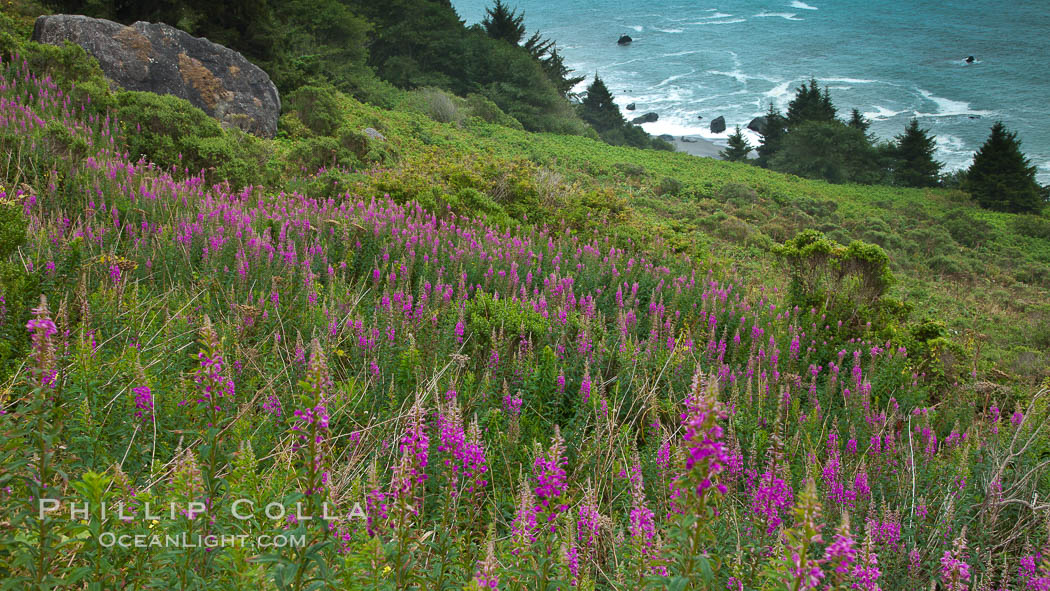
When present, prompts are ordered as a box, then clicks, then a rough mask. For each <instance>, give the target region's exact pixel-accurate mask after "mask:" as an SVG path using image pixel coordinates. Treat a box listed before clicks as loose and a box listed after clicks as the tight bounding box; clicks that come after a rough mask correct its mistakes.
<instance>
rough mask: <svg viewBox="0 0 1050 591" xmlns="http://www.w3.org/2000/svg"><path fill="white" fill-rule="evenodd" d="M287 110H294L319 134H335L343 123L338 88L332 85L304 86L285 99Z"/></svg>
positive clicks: (301, 119) (308, 127)
mask: <svg viewBox="0 0 1050 591" xmlns="http://www.w3.org/2000/svg"><path fill="white" fill-rule="evenodd" d="M284 110H285V112H294V113H295V114H296V115H297V116H298V118H299V120H300V121H302V123H303V125H305V126H306V127H307V129H309V130H310V131H312V132H314V133H316V134H317V135H334V134H335V131H336V130H337V129H339V126H340V125H342V123H343V111H342V109H341V108H340V106H339V97H338V94H337V92H336V90H335V89H334V88H332V87H330V86H313V85H310V86H303V87H301V88H299V89H297V90H296V91H295V92H293V93H291V94H290V95H288V97H287V98H285V99H284Z"/></svg>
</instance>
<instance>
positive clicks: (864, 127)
mask: <svg viewBox="0 0 1050 591" xmlns="http://www.w3.org/2000/svg"><path fill="white" fill-rule="evenodd" d="M847 125H849V126H850V127H853V128H855V129H859V130H861V131H863V132H864V133H868V128H869V127H871V121H868V120H867V119H865V118H864V115H862V114H861V112H860V109H857V108H856V107H854V108H853V111H851V112H850V116H849V122H848V123H847Z"/></svg>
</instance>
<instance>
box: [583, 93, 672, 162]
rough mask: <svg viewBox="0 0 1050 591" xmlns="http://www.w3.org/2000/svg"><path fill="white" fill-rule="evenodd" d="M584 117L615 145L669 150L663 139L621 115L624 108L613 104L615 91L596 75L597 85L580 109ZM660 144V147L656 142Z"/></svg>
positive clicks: (603, 138)
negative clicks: (657, 138)
mask: <svg viewBox="0 0 1050 591" xmlns="http://www.w3.org/2000/svg"><path fill="white" fill-rule="evenodd" d="M577 112H578V113H579V114H580V118H581V119H583V120H584V121H585V122H587V123H588V124H590V126H591V127H593V128H594V130H595V131H597V132H598V136H599V137H601V139H602V141H604V142H605V143H607V144H612V145H614V146H632V147H635V148H649V147H656V148H659V149H667V146H665V145H661V144H666V142H663V141H661V140H655V141H654V139H653V138H652V137H651V136H650V135H649V134H648V133H646V132H645V130H644V129H642V128H641V127H639V126H637V125H634V124H632V123H627V121H626V120H624V118H623V114H621V113H620V107H617V106H616V103H615V102H613V96H612V92H610V91H609V87H607V86H606V85H605V82H603V81H602V79H601V78H599V77H598V75H597V74H595V76H594V82H591V85H590V86H588V87H587V96H586V97H585V98H584V99H583V101H582V102H581V103H580V105H579V107H578V108H577ZM657 141H658V142H659V144H656V142H657Z"/></svg>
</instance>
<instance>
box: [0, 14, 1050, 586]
mask: <svg viewBox="0 0 1050 591" xmlns="http://www.w3.org/2000/svg"><path fill="white" fill-rule="evenodd" d="M26 12H27V15H26V16H20V15H19V14H18V13H17V12H11V11H6V12H4V13H0V24H2V25H3V28H4V29H5V31H4V33H2V34H0V51H2V53H3V62H2V63H0V146H2V147H3V152H2V154H4V155H5V161H4V162H0V174H2V176H0V184H2V185H3V186H2V188H0V298H2V299H0V335H2V337H3V338H2V342H0V409H2V412H0V434H2V435H0V488H2V489H3V490H5V492H6V494H5V495H4V496H3V497H2V498H0V514H2V515H3V516H4V517H3V519H2V521H0V573H2V575H3V576H2V579H3V583H2V585H3V586H5V587H6V588H17V589H52V588H59V587H67V588H91V589H94V588H129V589H173V588H175V589H244V588H253V587H258V588H263V589H270V588H274V589H296V590H299V589H408V588H418V589H436V590H443V589H463V588H471V589H484V588H504V589H570V588H575V587H579V588H584V589H627V588H634V589H640V588H649V589H726V588H730V589H749V590H750V589H791V590H797V589H817V588H819V589H843V590H844V589H866V590H869V591H871V590H875V589H879V588H882V589H916V588H923V589H929V588H934V587H936V585H941V588H946V589H978V588H989V589H1006V588H1010V589H1029V590H1033V589H1044V588H1046V587H1045V585H1046V584H1047V581H1048V580H1050V562H1048V561H1047V560H1045V559H1046V558H1047V557H1050V541H1048V540H1050V532H1048V529H1047V515H1048V514H1050V505H1048V503H1047V500H1046V499H1045V496H1046V495H1045V493H1044V491H1046V490H1050V476H1048V471H1047V467H1048V465H1050V459H1048V456H1050V438H1048V436H1047V431H1046V429H1045V428H1044V426H1045V422H1046V419H1047V415H1048V407H1047V398H1048V397H1047V395H1046V387H1047V386H1050V382H1048V378H1050V376H1048V374H1047V366H1048V359H1047V352H1048V349H1050V304H1048V301H1050V299H1048V298H1047V293H1048V291H1050V219H1048V218H1047V217H1045V216H1037V215H1016V214H1008V213H993V212H988V211H985V210H982V209H978V208H977V207H976V206H975V205H974V204H973V203H972V202H971V200H970V197H969V196H968V195H967V194H966V193H964V192H960V191H949V190H943V189H923V190H919V189H905V188H897V187H893V188H891V187H883V186H855V185H830V184H826V183H823V182H820V181H813V180H804V179H801V178H798V177H794V176H787V175H783V174H779V173H775V172H771V171H768V170H764V169H760V168H756V167H753V166H750V165H747V164H740V163H729V162H719V161H715V160H709V159H700V158H694V157H691V156H688V155H684V154H675V153H667V152H661V151H655V150H638V149H634V148H626V147H614V146H610V145H607V144H604V143H602V142H600V141H597V140H595V139H593V138H588V137H584V136H582V135H577V136H571V135H558V134H552V133H534V132H528V131H525V130H524V129H521V128H520V122H517V121H516V120H514V119H512V118H510V117H508V116H507V114H506V113H505V112H504V111H503V109H501V108H500V107H499V106H498V105H496V104H495V103H494V102H493V101H492V100H489V99H486V98H485V97H483V96H473V97H471V96H468V97H466V98H460V97H457V96H454V95H451V94H448V93H447V91H445V90H441V89H438V88H436V87H423V88H419V89H416V90H411V91H402V90H393V89H388V91H389V94H388V95H387V99H388V101H387V102H386V105H385V106H384V107H379V106H373V105H369V104H366V103H362V102H360V101H359V100H358V99H357V98H353V97H351V96H348V95H345V94H342V93H340V92H338V91H335V90H333V89H332V88H330V87H327V86H324V85H316V84H304V85H302V86H299V87H298V88H297V89H296V90H295V91H293V92H290V93H288V94H287V95H285V96H284V97H283V102H284V106H285V113H284V115H283V116H282V119H281V125H280V129H281V131H280V135H279V137H278V138H277V139H276V140H272V141H267V140H261V139H258V138H254V137H252V136H247V135H245V134H243V133H240V132H237V131H232V130H224V129H222V128H221V127H220V126H219V125H218V124H217V123H215V122H214V121H212V120H211V119H209V118H207V117H206V116H205V115H204V114H203V112H201V111H199V110H196V109H194V108H192V107H191V106H189V105H188V104H187V103H185V102H183V101H179V100H177V99H173V98H171V97H159V96H154V95H148V94H143V93H133V92H122V91H113V90H110V89H109V88H108V85H107V84H106V82H105V80H104V79H103V78H102V76H101V71H100V70H99V68H98V66H97V64H96V63H94V62H93V60H91V59H89V58H87V56H86V55H85V54H84V52H83V51H82V50H80V49H79V48H77V47H74V46H66V47H63V48H56V47H45V46H40V45H36V44H31V43H28V42H26V41H25V35H26V34H27V28H26V25H27V21H28V18H27V17H28V16H29V15H30V14H31V11H29V10H27V11H26ZM516 123H517V124H516ZM40 499H53V500H55V502H56V503H57V505H55V506H56V507H57V509H55V510H53V511H50V512H47V511H41V510H40ZM239 501H246V502H247V503H239ZM102 502H107V503H110V504H111V505H114V506H115V505H116V504H117V503H121V502H123V503H124V504H125V508H124V510H123V511H124V513H123V514H117V513H114V512H110V513H107V514H105V515H103V514H102V512H101V503H102ZM73 503H77V506H83V503H89V505H88V506H89V507H90V509H89V515H86V516H85V515H80V514H78V516H77V517H76V518H72V517H71V515H70V512H69V508H70V507H71V506H72V504H73ZM146 503H150V504H151V506H153V507H154V509H153V513H158V512H159V513H161V515H160V516H158V517H157V518H154V517H152V516H151V515H152V514H153V513H151V510H150V508H149V507H148V506H147V505H146ZM271 503H276V504H278V505H279V506H281V507H287V508H290V509H289V510H288V511H284V510H282V512H281V513H280V514H276V513H270V514H268V513H266V512H264V508H267V510H268V505H270V504H271ZM169 504H174V506H175V507H177V510H175V511H173V512H172V513H171V514H169V513H168V506H169ZM297 504H299V509H298V512H297V511H296V505H297ZM156 507H161V509H160V510H159V511H158V510H157V509H156ZM247 507H251V508H252V510H249V509H247ZM245 514H248V515H245ZM238 515H242V516H244V517H243V518H242V517H239V516H238ZM321 515H327V516H332V517H334V519H332V520H330V521H322V520H320V519H306V517H309V516H314V517H318V516H321ZM237 535H244V536H246V537H247V538H248V542H246V543H240V544H237V543H231V544H222V545H221V546H222V547H216V548H208V547H203V546H205V545H206V542H201V540H206V539H212V540H215V539H222V537H223V536H237ZM120 536H130V537H126V538H121V537H120ZM134 536H141V539H143V540H145V543H146V545H145V546H144V547H135V546H134V545H133V544H132V545H130V546H124V545H122V544H121V543H119V542H117V540H120V539H127V540H134V539H135V538H134ZM169 536H170V537H180V538H181V537H182V536H186V537H188V538H189V539H191V540H197V544H196V545H189V546H187V545H182V546H177V545H171V544H168V543H167V542H166V541H165V540H166V539H167V537H169ZM259 536H268V537H269V538H268V539H271V540H272V539H275V538H280V537H282V536H289V537H293V538H295V539H300V540H301V541H302V542H303V543H302V544H301V545H297V544H291V545H290V546H286V547H282V546H279V545H266V544H265V543H263V542H261V541H260V540H261V538H260V537H259ZM154 540H157V541H156V542H154ZM111 542H112V543H111Z"/></svg>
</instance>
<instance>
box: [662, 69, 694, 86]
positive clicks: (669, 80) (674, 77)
mask: <svg viewBox="0 0 1050 591" xmlns="http://www.w3.org/2000/svg"><path fill="white" fill-rule="evenodd" d="M695 73H696V70H690V71H688V72H686V73H685V74H675V75H674V76H670V77H668V78H665V79H663V80H661V81H660V82H659V83H658V84H657V85H656V86H653V88H660V87H661V86H664V85H666V84H670V83H672V82H674V81H675V80H678V79H679V78H685V77H686V76H692V75H693V74H695Z"/></svg>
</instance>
